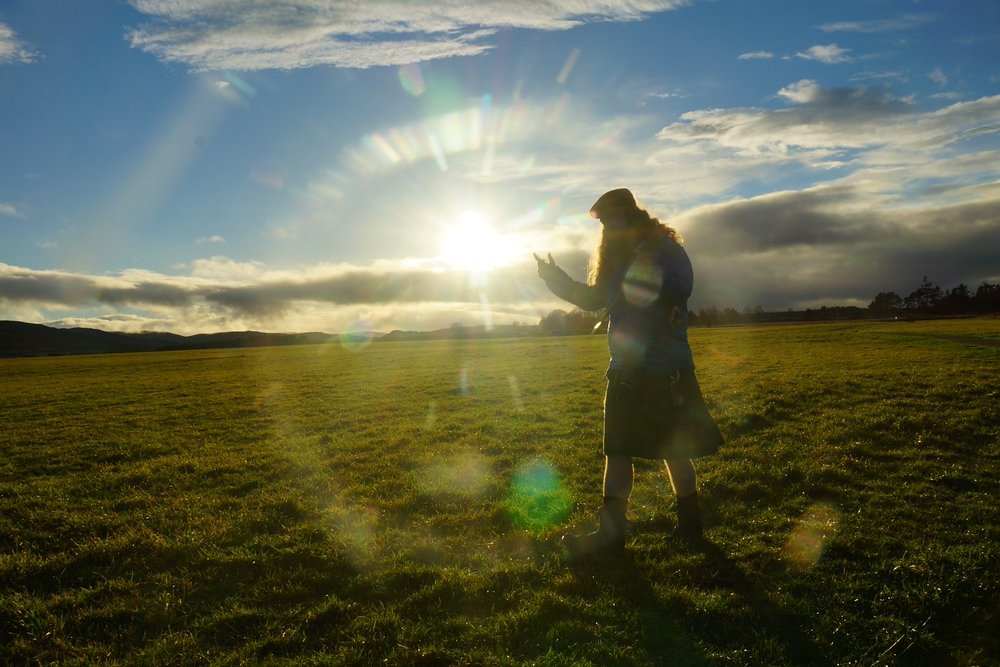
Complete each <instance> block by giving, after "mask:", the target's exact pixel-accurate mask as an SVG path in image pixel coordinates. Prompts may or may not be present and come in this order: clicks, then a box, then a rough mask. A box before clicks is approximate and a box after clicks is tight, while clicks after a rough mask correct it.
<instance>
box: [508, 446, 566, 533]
mask: <svg viewBox="0 0 1000 667" xmlns="http://www.w3.org/2000/svg"><path fill="white" fill-rule="evenodd" d="M572 508H573V499H572V497H571V495H570V492H569V490H568V489H566V487H565V485H564V484H563V482H562V478H561V477H560V476H559V473H558V472H557V471H556V470H555V469H554V468H553V467H552V466H551V465H550V464H549V463H547V462H546V461H544V460H542V459H535V460H531V461H527V462H525V463H523V464H521V466H520V467H519V468H518V469H517V472H516V473H515V474H514V479H513V480H512V481H511V487H510V495H509V497H508V498H507V512H508V514H509V515H510V519H511V522H512V523H513V524H514V526H516V527H517V528H524V529H527V530H532V531H536V532H538V531H544V530H547V529H549V528H552V527H553V526H555V525H556V524H558V523H559V522H561V521H562V520H564V519H565V518H566V517H567V516H569V513H570V511H571V510H572Z"/></svg>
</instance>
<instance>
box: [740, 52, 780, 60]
mask: <svg viewBox="0 0 1000 667" xmlns="http://www.w3.org/2000/svg"><path fill="white" fill-rule="evenodd" d="M772 58H774V53H772V52H771V51H750V52H749V53H741V54H740V55H738V56H737V57H736V59H737V60H771V59H772Z"/></svg>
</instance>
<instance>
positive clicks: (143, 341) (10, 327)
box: [0, 320, 379, 357]
mask: <svg viewBox="0 0 1000 667" xmlns="http://www.w3.org/2000/svg"><path fill="white" fill-rule="evenodd" d="M378 335H379V334H372V336H373V337H374V336H378ZM334 340H336V341H339V340H340V336H339V335H337V334H327V333H301V334H280V333H263V332H260V331H228V332H224V333H213V334H196V335H194V336H180V335H177V334H172V333H163V332H145V333H116V332H112V331H100V330H99V329H83V328H78V327H77V328H72V329H56V328H54V327H48V326H45V325H44V324H29V323H27V322H12V321H9V320H6V321H0V357H40V356H54V355H66V354H111V353H116V352H156V351H164V350H192V349H207V348H222V347H267V346H271V345H307V344H311V343H328V342H331V341H334Z"/></svg>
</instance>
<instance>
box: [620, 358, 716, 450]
mask: <svg viewBox="0 0 1000 667" xmlns="http://www.w3.org/2000/svg"><path fill="white" fill-rule="evenodd" d="M722 443H723V437H722V433H721V432H720V431H719V427H718V425H716V423H715V420H714V419H712V415H711V414H709V412H708V407H707V406H706V405H705V399H704V398H703V397H702V395H701V388H700V387H699V386H698V379H697V377H696V376H695V373H694V369H693V368H687V369H682V370H680V371H674V372H672V373H671V372H667V373H654V372H650V371H646V370H643V369H629V370H611V371H608V388H607V392H606V393H605V395H604V455H605V456H630V457H639V458H646V459H692V458H697V457H700V456H708V455H710V454H714V453H716V452H717V451H718V450H719V447H720V446H721V445H722Z"/></svg>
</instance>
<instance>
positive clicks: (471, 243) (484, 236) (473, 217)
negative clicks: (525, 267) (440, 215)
mask: <svg viewBox="0 0 1000 667" xmlns="http://www.w3.org/2000/svg"><path fill="white" fill-rule="evenodd" d="M441 251H442V257H443V259H444V261H445V262H447V263H448V264H450V265H452V266H455V267H457V268H460V269H464V270H467V271H490V270H492V269H495V268H497V267H499V266H503V265H505V264H510V263H512V262H514V261H515V260H516V258H517V251H516V249H515V248H514V244H513V243H512V242H511V241H510V240H509V239H507V238H506V237H504V236H503V235H502V234H500V233H499V232H497V230H496V229H495V228H494V227H493V225H491V224H490V222H489V220H487V219H486V217H485V216H484V215H483V214H482V213H480V212H479V211H465V212H464V213H462V214H461V215H460V216H459V217H458V220H457V221H456V222H455V224H454V225H453V226H452V227H451V228H450V229H448V231H446V232H445V234H444V237H442V239H441Z"/></svg>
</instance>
